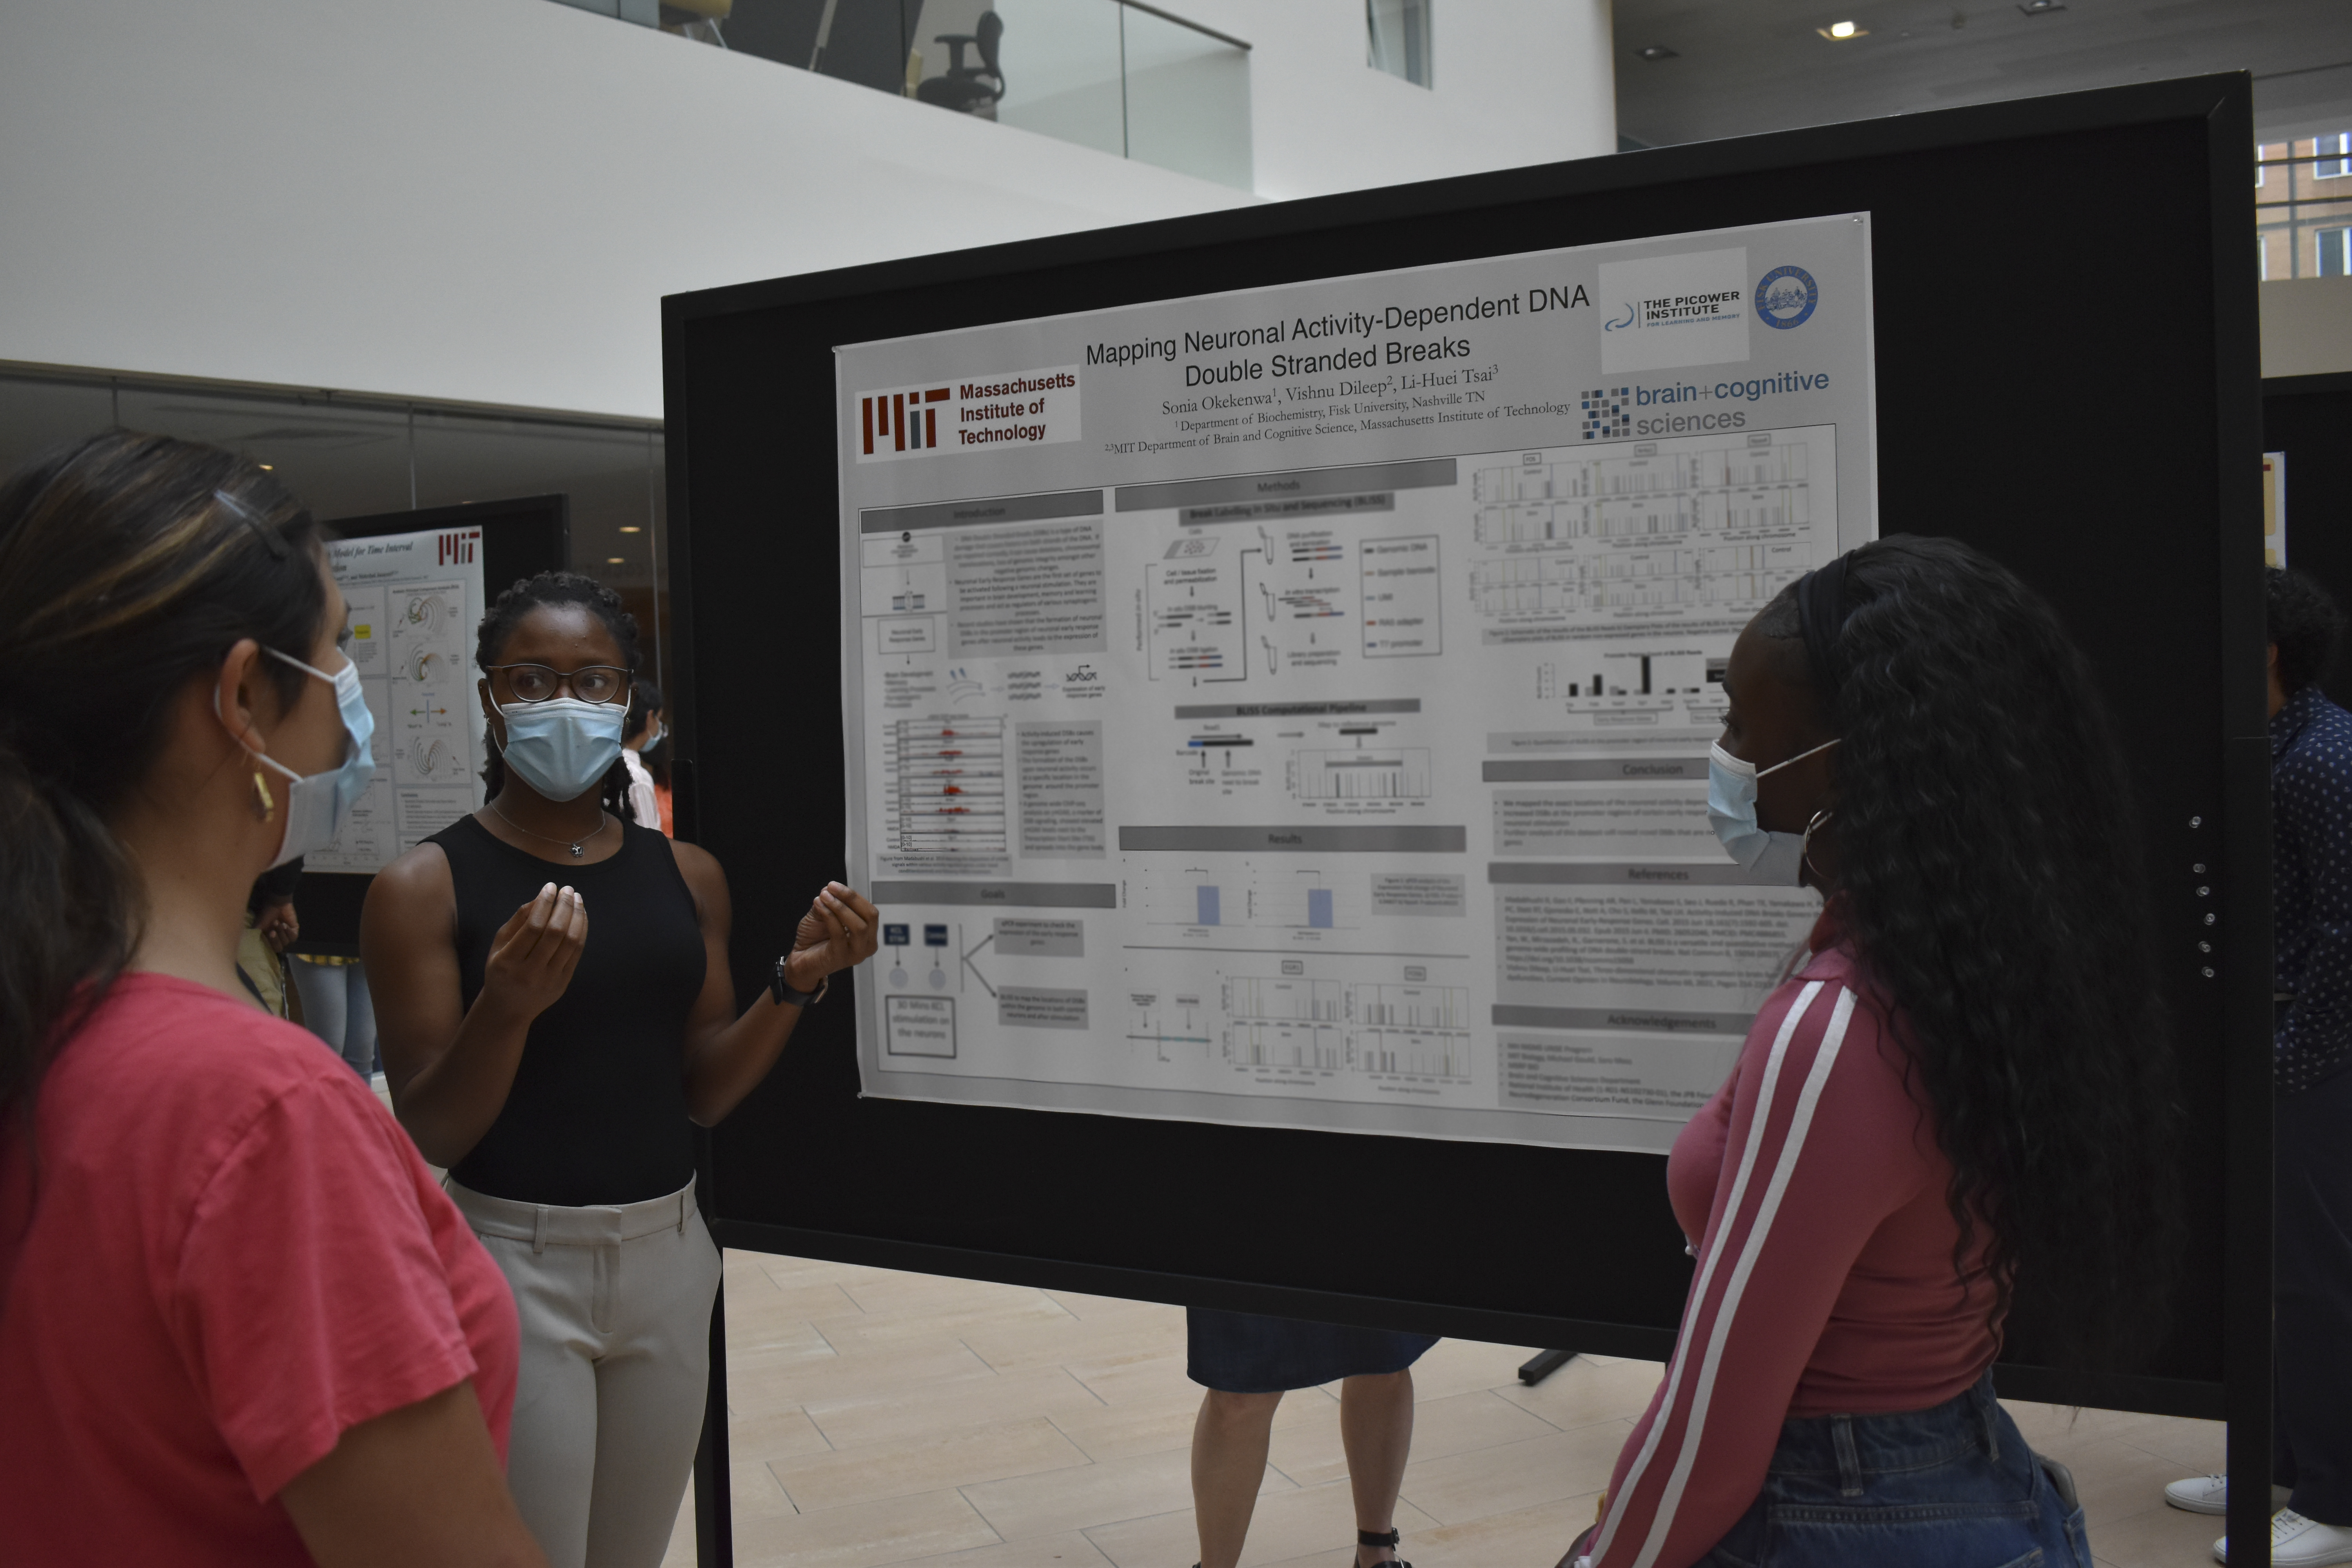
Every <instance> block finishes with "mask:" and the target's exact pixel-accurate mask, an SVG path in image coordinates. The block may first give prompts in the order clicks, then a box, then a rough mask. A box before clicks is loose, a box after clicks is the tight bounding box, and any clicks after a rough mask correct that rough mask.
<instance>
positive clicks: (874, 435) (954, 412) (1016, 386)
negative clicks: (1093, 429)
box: [850, 364, 1078, 463]
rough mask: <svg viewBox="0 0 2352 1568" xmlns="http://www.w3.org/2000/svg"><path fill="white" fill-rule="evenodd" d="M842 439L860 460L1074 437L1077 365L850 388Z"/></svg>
mask: <svg viewBox="0 0 2352 1568" xmlns="http://www.w3.org/2000/svg"><path fill="white" fill-rule="evenodd" d="M856 403H857V414H856V420H857V422H856V426H855V428H854V429H853V430H852V432H851V435H850V440H851V442H852V444H853V448H854V450H855V451H856V457H857V460H858V461H859V462H861V463H880V462H888V461H892V460H895V459H898V458H925V457H929V456H931V455H932V454H934V453H938V454H941V455H945V454H947V453H950V452H971V451H977V450H982V449H985V448H992V447H994V448H1002V447H1045V446H1051V445H1053V444H1054V443H1055V442H1057V441H1075V440H1076V439H1077V438H1078V367H1077V366H1076V365H1074V364H1064V365H1052V366H1049V367H1047V368H1046V369H1044V370H1024V371H1023V372H1021V373H1020V374H1017V375H992V376H988V377H985V378H976V379H974V380H971V381H956V382H951V383H949V384H944V385H937V386H909V387H893V388H891V389H889V390H887V391H882V392H861V393H859V394H858V395H857V398H856Z"/></svg>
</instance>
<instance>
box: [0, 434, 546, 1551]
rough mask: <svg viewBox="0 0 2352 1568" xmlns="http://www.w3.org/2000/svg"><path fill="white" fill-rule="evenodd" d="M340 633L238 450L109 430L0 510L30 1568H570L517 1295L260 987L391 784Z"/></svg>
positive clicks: (312, 560)
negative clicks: (548, 1560) (541, 1482)
mask: <svg viewBox="0 0 2352 1568" xmlns="http://www.w3.org/2000/svg"><path fill="white" fill-rule="evenodd" d="M343 624H344V615H343V604H342V595H341V593H340V592H339V591H338V590H337V588H336V586H335V584H334V580H333V578H332V577H331V575H330V574H329V573H328V570H327V564H326V559H325V554H324V552H323V551H322V549H321V547H320V539H319V533H318V530H317V527H316V525H315V524H313V523H312V521H311V520H310V514H309V513H308V512H305V511H300V510H297V509H296V507H295V506H294V504H293V502H292V501H291V500H289V499H288V498H287V496H286V494H285V492H284V491H283V490H281V489H279V488H278V485H277V484H276V483H275V481H273V480H272V479H270V478H269V477H268V475H266V474H264V473H262V472H261V471H259V470H258V469H257V468H254V467H253V466H252V465H251V464H249V463H246V462H244V461H242V460H240V459H238V458H235V457H232V456H231V455H230V454H228V453H226V452H223V451H219V450H216V449H215V448H213V447H200V446H194V445H191V444H189V443H187V442H183V441H173V440H168V439H165V438H163V437H152V436H136V435H131V434H129V433H127V432H115V433H112V434H109V435H105V436H100V437H93V438H92V439H89V440H87V441H84V442H81V443H79V445H77V446H74V447H68V448H62V449H59V450H58V451H56V452H54V453H52V454H50V455H49V456H47V458H43V459H41V460H40V461H38V462H37V463H36V464H34V465H33V466H32V467H31V468H27V469H26V470H25V471H24V472H22V473H20V474H18V475H16V477H15V478H14V479H10V480H9V481H8V482H7V483H6V484H5V486H0V1411H5V1416H0V1539H5V1543H6V1544H5V1556H6V1557H7V1559H8V1561H10V1562H11V1563H28V1564H31V1563H39V1564H52V1563H59V1564H63V1563H89V1564H105V1565H108V1568H113V1565H118V1564H123V1563H171V1564H173V1565H174V1568H210V1565H213V1564H218V1565H220V1568H231V1565H236V1568H249V1565H252V1564H257V1563H289V1564H290V1563H311V1562H316V1563H322V1564H326V1565H328V1568H342V1565H346V1564H375V1563H383V1564H393V1563H436V1564H451V1563H456V1564H469V1565H471V1564H481V1565H488V1564H502V1565H506V1564H511V1565H516V1568H530V1565H535V1564H542V1563H543V1562H544V1559H543V1558H542V1557H541V1553H540V1552H539V1549H538V1547H537V1545H536V1544H535V1543H534V1542H532V1541H531V1539H530V1535H529V1533H528V1532H527V1531H525V1530H524V1529H523V1526H522V1522H521V1521H520V1518H519V1517H518V1516H517V1515H516V1512H515V1509H514V1504H513V1502H512V1500H510V1499H509V1496H508V1494H507V1489H506V1484H505V1480H504V1479H503V1477H502V1475H501V1474H500V1465H501V1463H502V1450H503V1448H504V1446H505V1439H506V1431H507V1423H508V1418H509V1412H510V1411H511V1409H512V1406H513V1403H514V1389H515V1360H516V1327H515V1309H514V1303H513V1301H512V1300H511V1299H510V1298H509V1295H508V1293H507V1289H506V1286H505V1282H504V1280H503V1279H501V1278H500V1277H499V1272H498V1269H497V1268H496V1266H495V1265H494V1264H493V1263H491V1261H490V1260H489V1258H488V1257H487V1256H486V1255H485V1254H484V1253H483V1251H482V1248H481V1247H480V1245H479V1244H478V1242H476V1241H475V1239H474V1237H473V1236H472V1235H471V1233H470V1232H468V1230H467V1227H466V1223H465V1221H464V1220H463V1219H461V1218H460V1217H459V1216H458V1215H457V1210H456V1208H455V1207H454V1206H453V1205H451V1204H450V1202H449V1200H448V1199H447V1198H446V1196H444V1195H443V1194H442V1193H441V1192H440V1190H439V1189H438V1188H437V1187H436V1185H435V1184H434V1183H433V1181H432V1178H431V1175H430V1173H428V1172H427V1171H426V1169H425V1165H424V1163H423V1162H422V1161H421V1160H420V1159H419V1158H418V1156H417V1153H416V1151H415V1148H414V1146H413V1145H411V1143H410V1142H409V1141H408V1139H407V1137H406V1136H405V1135H404V1133H403V1132H402V1131H400V1129H399V1127H398V1126H397V1125H396V1124H395V1123H394V1121H393V1120H392V1118H391V1116H390V1115H389V1113H387V1112H386V1111H385V1110H383V1108H382V1107H381V1106H380V1105H379V1104H378V1103H377V1102H376V1100H375V1099H374V1097H373V1095H371V1094H370V1093H369V1092H368V1090H367V1089H366V1087H365V1086H364V1085H363V1084H362V1083H361V1082H360V1081H359V1080H358V1079H356V1078H354V1077H353V1076H352V1073H351V1071H350V1069H349V1068H345V1067H344V1066H343V1065H342V1063H341V1061H339V1060H337V1059H336V1058H335V1057H334V1056H333V1055H332V1054H331V1053H330V1052H325V1051H321V1050H320V1048H319V1044H318V1041H317V1040H316V1039H314V1038H313V1037H310V1035H308V1034H307V1033H305V1032H304V1031H302V1030H301V1029H299V1028H297V1027H295V1026H292V1025H289V1024H286V1023H283V1022H281V1021H279V1020H277V1019H274V1018H272V1017H269V1016H268V1015H266V1014H264V1013H262V1012H260V1011H259V1010H258V1009H257V1008H256V1007H255V1006H254V1005H252V1003H251V1002H250V1001H248V1000H247V999H246V996H245V993H244V991H243V989H242V987H240V986H239V984H237V979H236V945H237V937H238V933H239V932H240V931H241V930H242V929H243V926H244V916H245V901H246V894H247V889H250V888H251V887H252V885H253V880H254V879H255V877H257V875H259V874H260V873H261V872H262V871H263V870H265V869H267V868H269V867H271V866H274V865H277V864H279V863H281V862H283V861H285V860H288V859H290V858H293V857H294V856H297V855H300V854H302V853H304V852H305V851H308V850H315V849H320V848H323V847H325V846H326V844H327V843H328V841H329V840H330V839H331V838H332V837H334V835H335V832H336V830H337V828H338V827H339V826H341V822H342V820H343V818H344V816H346V814H347V813H348V812H349V811H350V808H351V806H352V803H353V802H354V800H355V799H356V798H357V797H358V796H359V795H360V794H361V793H362V791H363V790H364V789H365V788H366V786H367V784H368V782H369V776H370V773H371V771H372V768H373V762H372V758H371V754H370V749H369V744H368V742H369V733H370V731H371V730H372V729H373V720H372V719H371V718H370V716H369V713H368V710H367V707H366V704H365V701H364V700H363V698H362V692H361V689H360V685H359V680H358V677H357V673H356V671H355V670H354V669H353V668H352V664H351V661H350V660H349V659H348V658H345V657H344V656H343V654H342V653H341V650H340V649H339V647H337V644H338V641H339V638H340V635H341V628H342V626H343ZM548 945H549V952H548V953H547V955H546V960H545V961H546V962H549V963H562V962H564V960H565V955H564V953H563V952H562V944H561V942H550V943H549V944H548Z"/></svg>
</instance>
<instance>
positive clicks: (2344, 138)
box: [2311, 131, 2352, 180]
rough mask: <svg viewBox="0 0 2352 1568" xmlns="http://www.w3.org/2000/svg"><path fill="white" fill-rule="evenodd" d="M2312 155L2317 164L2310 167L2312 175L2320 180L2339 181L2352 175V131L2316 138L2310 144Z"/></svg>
mask: <svg viewBox="0 0 2352 1568" xmlns="http://www.w3.org/2000/svg"><path fill="white" fill-rule="evenodd" d="M2311 151H2312V153H2314V154H2315V156H2316V157H2317V158H2318V160H2319V162H2317V163H2314V164H2313V165H2312V166H2311V172H2312V174H2313V175H2314V176H2315V177H2316V178H2318V179H2322V180H2340V179H2342V178H2344V176H2346V175H2347V174H2352V131H2339V132H2336V134H2335V135H2333V136H2321V137H2316V138H2315V139H2314V140H2313V142H2312V143H2311Z"/></svg>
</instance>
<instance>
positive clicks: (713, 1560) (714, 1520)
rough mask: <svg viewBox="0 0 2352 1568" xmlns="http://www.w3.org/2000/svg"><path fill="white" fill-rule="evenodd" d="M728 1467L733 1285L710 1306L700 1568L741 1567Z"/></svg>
mask: <svg viewBox="0 0 2352 1568" xmlns="http://www.w3.org/2000/svg"><path fill="white" fill-rule="evenodd" d="M731 1474H732V1471H731V1469H730V1466H729V1464H728V1462H727V1285H726V1282H725V1280H724V1279H722V1280H721V1281H720V1282H719V1296H718V1299H717V1300H713V1301H712V1302H711V1303H710V1392H709V1396H708V1397H706V1398H705V1399H704V1401H703V1405H702V1442H701V1444H700V1445H699V1446H698V1447H696V1449H695V1450H694V1560H695V1562H696V1563H697V1564H698V1568H735V1500H734V1496H733V1494H732V1492H731V1491H730V1488H729V1478H730V1475H731Z"/></svg>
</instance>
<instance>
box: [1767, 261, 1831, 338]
mask: <svg viewBox="0 0 2352 1568" xmlns="http://www.w3.org/2000/svg"><path fill="white" fill-rule="evenodd" d="M1821 302H1822V289H1821V285H1819V284H1818V283H1815V282H1814V281H1813V275H1812V274H1811V273H1810V272H1808V271H1806V270H1805V269H1804V268H1801V267H1775V268H1772V270H1771V271H1769V272H1767V273H1766V274H1764V276H1763V277H1762V278H1761V279H1759V280H1758V282H1757V284H1756V314H1757V315H1758V317H1759V318H1760V319H1761V320H1762V321H1763V322H1764V324H1765V325H1766V326H1768V327H1779V328H1780V329H1781V330H1782V331H1787V330H1788V329H1789V328H1790V327H1801V326H1803V325H1804V324H1805V322H1806V321H1809V320H1810V319H1811V316H1812V313H1813V307H1814V306H1816V305H1818V304H1820V303H1821Z"/></svg>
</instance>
